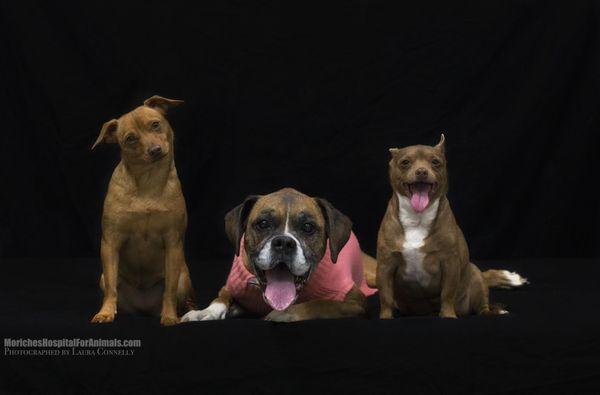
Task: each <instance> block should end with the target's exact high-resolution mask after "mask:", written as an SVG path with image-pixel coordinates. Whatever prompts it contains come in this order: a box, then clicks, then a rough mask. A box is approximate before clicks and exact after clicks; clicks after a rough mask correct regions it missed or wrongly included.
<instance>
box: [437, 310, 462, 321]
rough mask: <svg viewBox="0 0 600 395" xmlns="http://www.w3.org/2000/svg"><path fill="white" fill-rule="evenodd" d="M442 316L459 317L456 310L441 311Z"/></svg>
mask: <svg viewBox="0 0 600 395" xmlns="http://www.w3.org/2000/svg"><path fill="white" fill-rule="evenodd" d="M440 317H442V318H453V319H456V318H458V317H457V316H456V313H455V312H454V311H448V312H444V311H441V312H440Z"/></svg>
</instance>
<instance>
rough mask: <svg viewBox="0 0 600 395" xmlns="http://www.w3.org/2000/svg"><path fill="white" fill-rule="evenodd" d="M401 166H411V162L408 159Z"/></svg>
mask: <svg viewBox="0 0 600 395" xmlns="http://www.w3.org/2000/svg"><path fill="white" fill-rule="evenodd" d="M400 164H401V165H402V166H408V165H410V161H409V160H408V159H404V160H403V161H402V162H400Z"/></svg>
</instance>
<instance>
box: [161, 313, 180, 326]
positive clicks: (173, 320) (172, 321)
mask: <svg viewBox="0 0 600 395" xmlns="http://www.w3.org/2000/svg"><path fill="white" fill-rule="evenodd" d="M160 324H161V325H163V326H172V325H177V324H179V318H177V316H169V315H163V316H160Z"/></svg>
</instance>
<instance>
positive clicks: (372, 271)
mask: <svg viewBox="0 0 600 395" xmlns="http://www.w3.org/2000/svg"><path fill="white" fill-rule="evenodd" d="M362 261H363V271H364V273H365V280H366V282H367V285H368V286H369V287H371V288H377V278H376V276H377V261H376V260H375V258H373V257H372V256H370V255H367V254H365V253H364V252H363V253H362Z"/></svg>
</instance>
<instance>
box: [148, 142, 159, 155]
mask: <svg viewBox="0 0 600 395" xmlns="http://www.w3.org/2000/svg"><path fill="white" fill-rule="evenodd" d="M161 154H162V148H160V145H153V146H151V147H150V148H148V155H150V156H151V157H153V158H156V157H157V156H160V155H161Z"/></svg>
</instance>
